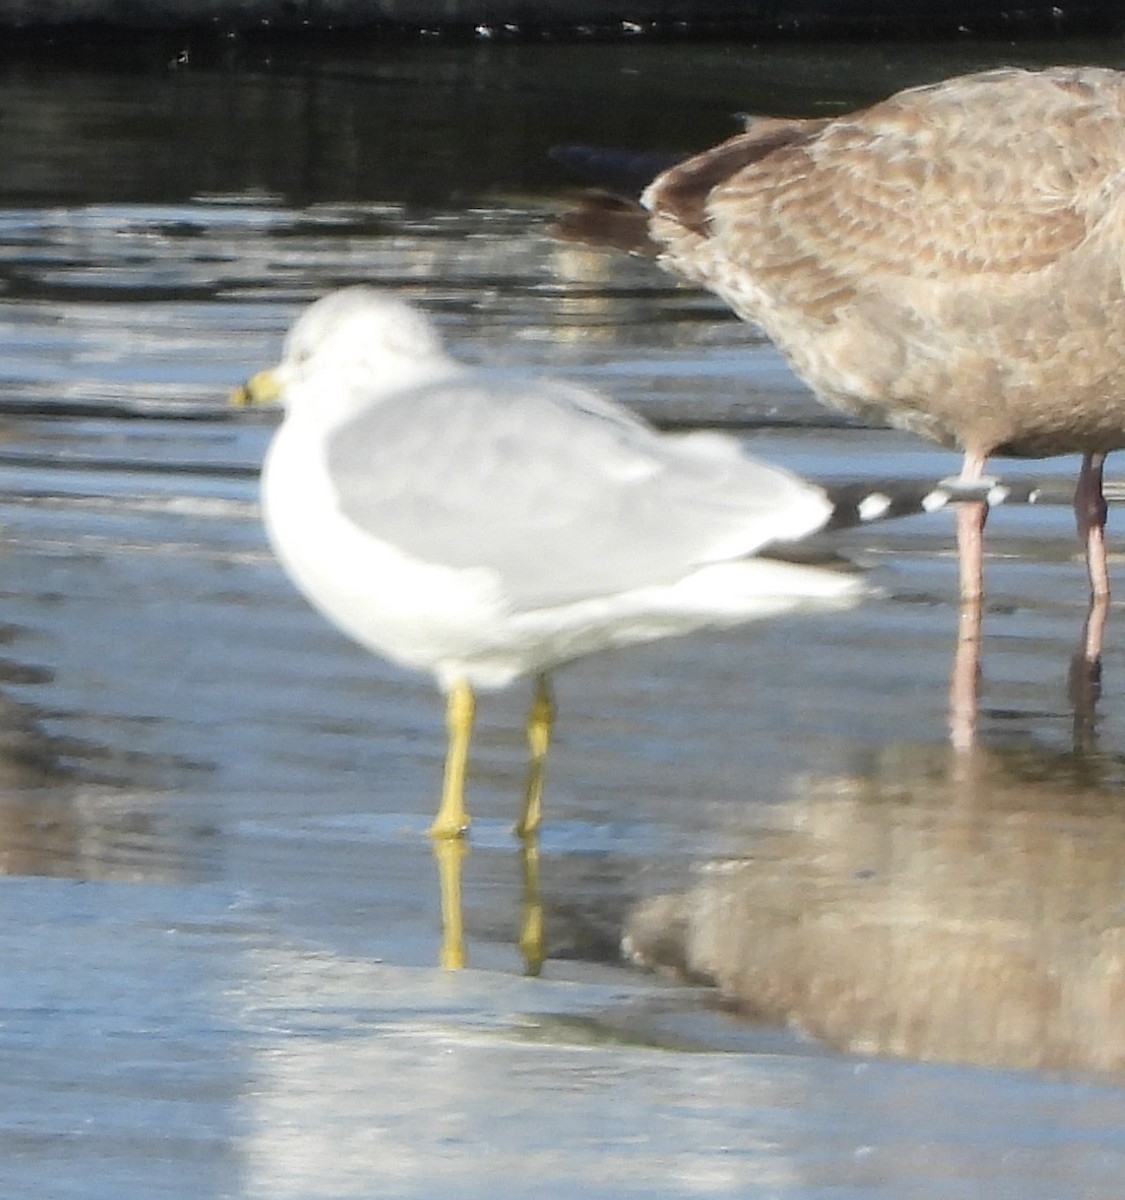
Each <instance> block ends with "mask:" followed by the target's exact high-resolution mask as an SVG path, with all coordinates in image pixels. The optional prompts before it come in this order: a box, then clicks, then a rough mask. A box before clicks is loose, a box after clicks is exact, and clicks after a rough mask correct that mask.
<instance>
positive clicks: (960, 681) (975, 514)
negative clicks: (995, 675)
mask: <svg viewBox="0 0 1125 1200" xmlns="http://www.w3.org/2000/svg"><path fill="white" fill-rule="evenodd" d="M985 461H986V460H985V456H984V455H983V454H977V453H975V452H972V451H968V452H966V454H965V461H964V463H963V464H962V467H961V478H962V479H963V480H965V481H966V482H975V481H976V480H978V479H980V477H981V476H982V475H983V474H984V464H985ZM987 516H988V505H987V504H985V503H984V502H983V501H980V502H975V501H972V502H971V501H964V502H962V503H959V504H958V505H957V555H958V559H959V562H960V572H961V574H960V578H961V588H960V590H961V605H960V609H959V611H958V615H957V647H956V650H955V651H954V654H953V671H952V673H951V675H950V680H949V734H950V741H951V743H952V745H953V748H954V749H955V750H959V751H966V750H969V749H971V748H972V746H973V743H974V741H975V740H976V729H977V711H978V707H979V703H980V641H981V606H982V603H983V600H982V598H983V596H984V522H985V519H986V518H987Z"/></svg>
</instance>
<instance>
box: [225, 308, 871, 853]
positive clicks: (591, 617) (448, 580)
mask: <svg viewBox="0 0 1125 1200" xmlns="http://www.w3.org/2000/svg"><path fill="white" fill-rule="evenodd" d="M234 398H235V400H236V401H237V402H239V403H252V402H257V401H270V400H273V399H279V400H280V402H281V405H282V406H283V408H284V420H283V421H282V424H281V426H280V428H279V429H278V431H277V433H276V434H275V435H274V437H273V439H272V442H271V444H270V448H269V451H268V454H267V456H266V461H265V465H264V467H263V470H262V506H263V515H264V518H265V523H266V528H267V531H268V533H269V537H270V541H271V542H272V545H273V547H274V550H275V551H276V553H277V556H278V558H279V559H280V561H281V564H282V566H283V567H285V569H286V571H287V572H288V574H289V575H290V577H291V578H292V579H293V581H294V582H295V583H296V585H297V586H298V588H299V589H300V590H301V591H302V592H303V593H304V594H305V596H306V597H307V598H308V599H309V600H310V601H311V603H312V604H313V605H314V606H315V607H316V608H318V609H319V610H320V611H321V612H322V613H323V614H324V615H325V616H326V617H328V619H329V620H330V621H332V622H333V623H334V624H336V625H337V626H339V627H340V628H341V629H342V630H343V631H344V632H345V633H347V634H349V635H350V636H351V637H352V638H354V639H355V640H356V641H357V642H359V643H360V644H361V645H363V646H365V647H367V648H368V649H369V650H372V651H374V652H376V653H378V654H381V655H383V656H384V657H386V658H388V659H391V660H392V661H394V662H396V663H399V664H400V665H402V666H405V667H409V668H412V669H415V670H421V671H427V672H429V673H430V674H432V675H433V676H435V678H436V680H437V682H438V684H439V686H440V687H441V689H442V690H443V691H444V692H445V694H446V698H447V701H446V702H447V727H448V734H449V740H448V749H447V755H446V767H445V783H444V786H443V791H442V799H441V804H440V807H439V810H438V814H437V818H436V820H435V821H434V823H433V826H432V828H431V831H430V832H431V833H432V834H433V835H434V836H435V837H438V838H451V837H456V836H458V835H460V834H461V833H463V832H464V831H465V829H466V828H467V826H468V823H469V818H468V813H467V811H466V808H465V802H464V776H465V767H466V758H467V754H468V745H469V738H470V734H471V729H472V720H473V709H474V698H473V692H474V689H477V688H485V689H488V688H496V687H502V686H504V685H506V684H508V683H510V682H512V681H513V680H514V679H515V678H517V677H519V676H522V675H532V676H534V677H536V678H537V680H538V685H537V688H536V693H535V696H536V699H535V702H534V703H533V705H532V709H531V716H530V718H529V721H528V740H529V744H530V747H531V771H530V772H529V780H528V787H527V790H526V793H525V797H524V807H523V813H522V816H521V817H520V821H519V824H518V826H517V831H518V832H519V833H521V834H528V833H532V832H534V830H535V828H536V826H537V825H538V822H539V807H540V785H541V774H542V763H543V759H544V756H545V754H546V751H547V742H548V739H549V732H550V725H551V719H552V711H551V703H550V698H549V693H548V691H547V689H546V684H545V681H544V680H545V675H546V673H547V672H548V671H550V670H551V669H552V668H553V667H555V666H558V665H559V664H561V663H564V662H568V661H570V660H571V659H574V658H578V657H580V656H582V655H585V654H590V653H594V652H597V651H601V650H605V649H609V648H612V647H618V646H627V645H631V644H634V643H638V642H645V641H650V640H653V639H655V638H663V637H670V636H673V635H675V634H682V633H688V632H690V631H692V630H698V629H704V628H717V627H724V626H730V625H735V624H738V623H740V622H744V621H751V620H755V619H758V618H764V617H768V616H772V615H775V614H778V613H783V612H789V611H792V610H800V609H813V610H815V609H832V608H840V607H847V606H849V605H851V604H853V603H855V602H856V601H858V600H859V599H860V598H861V597H862V596H863V595H864V593H865V592H866V590H867V586H866V584H865V583H864V581H863V579H862V578H861V577H859V576H858V575H857V574H856V573H855V572H854V571H844V572H842V571H839V570H830V569H827V568H826V567H823V566H810V565H801V564H798V563H796V562H792V561H788V562H787V561H780V560H778V559H772V558H769V557H766V556H765V555H763V554H762V553H761V552H762V551H763V549H764V548H765V547H767V546H768V545H769V544H771V543H775V542H779V541H791V540H795V539H800V538H803V537H805V536H806V535H807V534H810V533H812V532H814V531H815V530H817V529H820V528H821V527H823V526H824V525H825V524H826V523H827V522H828V521H829V520H830V518H832V517H833V516H834V509H833V505H832V503H831V502H830V500H829V498H828V496H827V495H826V493H825V492H824V491H823V490H822V489H821V488H819V487H816V486H814V485H813V484H810V483H806V482H805V481H804V480H802V479H799V478H797V477H796V476H794V475H791V474H789V473H788V472H787V471H783V470H780V469H778V468H776V467H771V466H767V465H765V464H764V463H761V462H758V461H757V460H755V459H753V458H751V457H750V456H749V455H748V454H747V453H746V451H745V450H744V448H743V447H742V445H741V444H740V443H739V442H738V441H736V440H735V439H733V438H730V437H725V436H722V435H719V434H715V433H690V434H661V433H658V432H657V431H656V430H654V429H653V428H652V427H651V426H649V425H648V424H647V423H646V422H644V421H643V420H641V419H640V418H639V417H637V416H634V415H633V414H631V413H630V412H628V411H627V410H626V409H624V408H621V407H620V406H618V405H616V404H612V403H610V402H609V401H607V400H604V399H602V398H601V397H600V396H598V395H597V394H595V393H593V392H590V391H586V390H583V389H581V388H577V387H574V386H571V385H568V384H564V383H559V382H552V381H550V380H544V379H517V380H501V379H498V378H496V377H495V376H493V375H490V374H488V373H487V372H484V371H481V370H479V369H474V368H470V367H467V366H463V365H461V364H460V363H458V362H457V361H456V360H454V359H453V358H451V357H450V356H449V355H448V354H446V352H445V350H444V349H443V348H442V346H441V343H440V341H439V338H438V335H437V333H436V331H435V330H434V328H433V326H432V325H431V323H430V322H429V320H428V319H427V318H426V317H425V315H424V314H423V313H422V312H420V311H419V310H418V309H416V308H414V307H413V306H411V305H409V304H407V303H405V302H403V301H402V300H399V299H397V298H395V297H393V296H390V295H387V294H384V293H383V292H381V291H377V290H375V289H373V288H368V287H354V288H347V289H344V290H342V291H338V292H334V293H332V294H330V295H328V296H326V297H324V298H323V299H321V300H319V301H317V302H316V303H315V304H313V305H312V306H311V307H310V308H308V309H307V310H306V311H305V312H304V313H303V314H302V316H301V317H300V318H299V319H298V320H297V322H296V324H295V325H294V326H293V328H292V329H291V330H290V332H289V334H288V336H287V338H286V341H285V348H284V354H283V358H282V362H281V365H280V366H279V367H277V368H275V369H274V370H272V371H268V372H262V373H261V374H259V375H257V376H255V377H254V378H253V379H252V380H250V382H249V383H248V384H247V385H246V386H245V388H243V389H240V391H239V392H238V393H236V394H235V397H234ZM855 507H856V508H857V509H859V510H863V509H864V508H865V505H864V504H863V503H860V504H859V505H857V506H855ZM876 507H879V508H883V507H886V505H885V504H883V503H882V502H879V503H878V504H877V505H876ZM857 519H864V514H863V512H862V511H860V512H859V516H858V518H857Z"/></svg>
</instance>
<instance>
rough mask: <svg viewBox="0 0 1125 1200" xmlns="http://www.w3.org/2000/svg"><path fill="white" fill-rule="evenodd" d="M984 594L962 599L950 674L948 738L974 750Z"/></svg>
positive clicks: (959, 747)
mask: <svg viewBox="0 0 1125 1200" xmlns="http://www.w3.org/2000/svg"><path fill="white" fill-rule="evenodd" d="M980 640H981V598H980V597H979V596H977V597H976V598H975V599H972V600H962V601H961V607H960V609H959V610H958V614H957V646H956V648H955V649H954V652H953V670H952V672H951V673H950V678H949V741H950V744H951V745H952V747H953V749H954V750H958V751H960V750H971V749H972V747H973V745H974V744H975V742H976V736H977V717H978V714H979V710H980Z"/></svg>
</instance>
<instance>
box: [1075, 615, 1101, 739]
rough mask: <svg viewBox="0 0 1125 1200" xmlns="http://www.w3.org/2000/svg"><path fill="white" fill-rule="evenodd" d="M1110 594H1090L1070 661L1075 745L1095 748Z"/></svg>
mask: <svg viewBox="0 0 1125 1200" xmlns="http://www.w3.org/2000/svg"><path fill="white" fill-rule="evenodd" d="M1108 616H1109V596H1108V595H1100V596H1091V597H1090V608H1089V611H1088V612H1087V613H1086V623H1085V625H1084V626H1083V627H1082V643H1081V645H1080V646H1079V648H1078V650H1077V651H1076V653H1075V655H1074V657H1073V658H1072V659H1071V662H1070V679H1069V688H1068V694H1069V696H1070V703H1071V706H1072V708H1073V710H1074V748H1075V750H1080V751H1081V750H1093V749H1094V744H1095V742H1096V740H1097V711H1096V710H1097V705H1098V700H1099V699H1100V698H1101V694H1102V645H1103V642H1104V639H1105V625H1106V618H1107V617H1108Z"/></svg>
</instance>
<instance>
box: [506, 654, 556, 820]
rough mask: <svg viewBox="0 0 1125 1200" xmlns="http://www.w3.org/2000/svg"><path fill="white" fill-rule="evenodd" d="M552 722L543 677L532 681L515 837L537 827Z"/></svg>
mask: <svg viewBox="0 0 1125 1200" xmlns="http://www.w3.org/2000/svg"><path fill="white" fill-rule="evenodd" d="M554 723H555V705H554V702H553V701H552V699H551V689H550V687H549V686H548V684H547V679H546V676H544V675H540V676H539V677H538V678H537V679H536V681H535V697H534V699H533V700H532V702H531V711H530V712H529V713H528V715H527V744H528V748H529V749H530V751H531V756H530V759H529V762H528V768H527V787H526V789H525V790H524V797H523V812H522V813H521V814H520V819H519V820H518V821H517V822H516V828H515V833H516V836H517V837H528V836H529V835H530V834H533V833H535V832H536V830H538V828H539V820H540V817H541V816H542V813H543V770H544V767H545V765H546V761H547V749H548V747H549V746H550V744H551V727H552V725H554Z"/></svg>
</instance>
